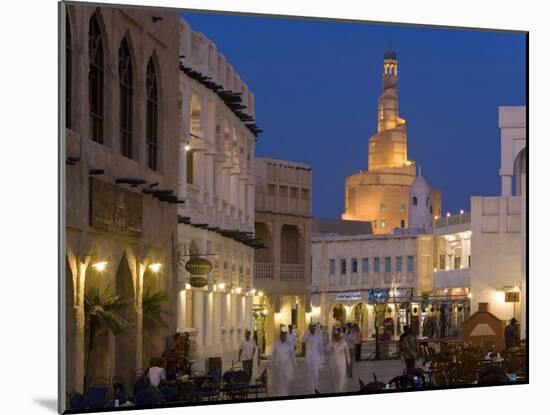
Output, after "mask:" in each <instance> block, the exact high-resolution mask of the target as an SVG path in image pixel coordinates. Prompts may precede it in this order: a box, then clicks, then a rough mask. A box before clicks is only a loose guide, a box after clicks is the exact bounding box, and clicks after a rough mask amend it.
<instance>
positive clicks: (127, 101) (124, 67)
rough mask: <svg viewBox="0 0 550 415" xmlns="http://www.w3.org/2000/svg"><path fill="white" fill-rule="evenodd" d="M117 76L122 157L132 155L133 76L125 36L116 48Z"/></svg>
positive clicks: (130, 156)
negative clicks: (117, 48)
mask: <svg viewBox="0 0 550 415" xmlns="http://www.w3.org/2000/svg"><path fill="white" fill-rule="evenodd" d="M118 76H119V85H120V143H121V153H122V155H123V156H124V157H128V158H132V156H133V122H134V78H133V71H132V59H131V57H130V48H129V46H128V41H127V40H126V38H124V39H122V42H121V43H120V48H119V50H118Z"/></svg>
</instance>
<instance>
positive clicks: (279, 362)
mask: <svg viewBox="0 0 550 415" xmlns="http://www.w3.org/2000/svg"><path fill="white" fill-rule="evenodd" d="M271 368H272V370H273V392H274V395H275V396H289V395H290V387H291V385H292V380H293V379H294V370H295V369H296V356H295V355H294V345H293V344H292V343H291V342H290V341H289V340H288V338H287V331H286V329H285V328H282V330H281V333H280V334H279V338H278V339H277V340H276V341H275V342H274V343H273V351H272V354H271Z"/></svg>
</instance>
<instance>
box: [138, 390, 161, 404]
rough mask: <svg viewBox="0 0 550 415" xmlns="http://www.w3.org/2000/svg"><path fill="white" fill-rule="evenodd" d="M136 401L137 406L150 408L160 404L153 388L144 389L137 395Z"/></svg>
mask: <svg viewBox="0 0 550 415" xmlns="http://www.w3.org/2000/svg"><path fill="white" fill-rule="evenodd" d="M134 400H135V403H136V405H137V406H145V405H148V406H150V405H158V404H159V399H158V396H157V394H156V393H155V392H154V391H153V390H152V389H151V388H148V389H143V390H141V391H139V392H138V393H136V395H135V397H134Z"/></svg>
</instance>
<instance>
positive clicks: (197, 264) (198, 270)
mask: <svg viewBox="0 0 550 415" xmlns="http://www.w3.org/2000/svg"><path fill="white" fill-rule="evenodd" d="M185 270H186V271H187V272H189V273H190V274H192V275H206V274H208V273H209V272H210V271H212V263H211V262H210V261H209V260H207V259H204V258H193V259H190V260H189V261H187V263H186V264H185Z"/></svg>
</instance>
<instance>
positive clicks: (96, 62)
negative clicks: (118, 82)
mask: <svg viewBox="0 0 550 415" xmlns="http://www.w3.org/2000/svg"><path fill="white" fill-rule="evenodd" d="M88 52H89V55H90V70H89V72H88V96H89V105H90V138H91V139H92V140H94V141H95V142H97V143H100V144H103V76H104V60H103V38H102V36H101V29H100V27H99V20H98V18H97V14H95V13H94V15H93V16H92V18H91V19H90V29H89V37H88Z"/></svg>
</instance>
